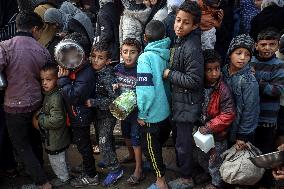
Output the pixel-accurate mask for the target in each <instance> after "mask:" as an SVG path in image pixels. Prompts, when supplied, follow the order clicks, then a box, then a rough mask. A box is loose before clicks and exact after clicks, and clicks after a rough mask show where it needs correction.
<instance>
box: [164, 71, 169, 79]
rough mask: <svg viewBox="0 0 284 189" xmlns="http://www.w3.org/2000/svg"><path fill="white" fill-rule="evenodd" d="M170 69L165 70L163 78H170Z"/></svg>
mask: <svg viewBox="0 0 284 189" xmlns="http://www.w3.org/2000/svg"><path fill="white" fill-rule="evenodd" d="M169 73H170V69H165V71H164V75H163V78H164V79H167V78H168V77H169Z"/></svg>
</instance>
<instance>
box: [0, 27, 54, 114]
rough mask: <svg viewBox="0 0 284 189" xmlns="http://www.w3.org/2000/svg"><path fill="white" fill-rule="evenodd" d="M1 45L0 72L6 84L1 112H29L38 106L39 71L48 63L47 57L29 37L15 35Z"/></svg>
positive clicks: (43, 49) (39, 102) (21, 33)
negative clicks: (2, 73) (5, 79)
mask: <svg viewBox="0 0 284 189" xmlns="http://www.w3.org/2000/svg"><path fill="white" fill-rule="evenodd" d="M2 43H4V45H5V47H6V50H3V49H2V48H1V47H0V72H2V71H3V72H4V73H5V74H6V78H7V81H8V86H7V89H6V90H5V103H4V104H5V111H6V112H8V113H28V112H33V111H35V110H37V109H38V108H39V107H40V106H41V102H42V94H41V86H40V77H39V75H40V69H41V67H42V66H44V65H45V64H47V63H50V62H51V58H50V54H49V52H48V51H47V49H46V48H44V47H43V46H42V45H41V44H39V43H38V42H37V41H36V40H35V39H34V38H33V37H32V35H31V34H30V33H25V32H19V33H17V36H16V37H13V38H12V39H10V40H7V41H3V42H2Z"/></svg>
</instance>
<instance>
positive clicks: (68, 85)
mask: <svg viewBox="0 0 284 189" xmlns="http://www.w3.org/2000/svg"><path fill="white" fill-rule="evenodd" d="M75 75H76V78H75V79H70V78H69V77H61V78H59V79H58V82H57V84H58V87H59V91H60V93H61V95H62V96H63V99H64V101H65V103H66V107H67V112H68V116H69V119H70V124H71V127H84V126H85V127H86V126H89V125H90V124H91V122H92V120H93V111H92V108H87V106H86V105H85V103H86V101H87V100H88V99H89V98H90V97H91V96H92V93H93V91H94V89H95V84H96V83H95V80H96V79H95V71H94V70H93V68H92V67H91V65H90V64H89V63H86V64H85V65H83V67H82V68H81V69H80V70H79V71H77V72H76V73H75Z"/></svg>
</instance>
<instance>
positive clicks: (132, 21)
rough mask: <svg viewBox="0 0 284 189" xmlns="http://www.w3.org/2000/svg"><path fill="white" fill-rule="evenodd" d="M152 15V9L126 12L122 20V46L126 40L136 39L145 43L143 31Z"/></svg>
mask: <svg viewBox="0 0 284 189" xmlns="http://www.w3.org/2000/svg"><path fill="white" fill-rule="evenodd" d="M150 13H151V9H150V8H146V9H143V10H127V9H126V10H125V11H124V12H123V15H122V17H121V20H120V30H119V31H120V44H122V41H123V40H124V39H126V38H135V39H137V40H138V41H139V42H140V43H142V42H143V38H142V37H143V31H144V27H145V23H146V21H147V18H148V17H149V15H150Z"/></svg>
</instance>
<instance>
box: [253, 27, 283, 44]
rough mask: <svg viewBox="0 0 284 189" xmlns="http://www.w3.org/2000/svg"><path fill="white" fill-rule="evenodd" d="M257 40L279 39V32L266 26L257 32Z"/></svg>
mask: <svg viewBox="0 0 284 189" xmlns="http://www.w3.org/2000/svg"><path fill="white" fill-rule="evenodd" d="M259 40H277V41H279V40H280V32H279V31H278V30H277V29H276V28H266V29H264V30H262V31H261V32H259V34H258V35H257V41H259Z"/></svg>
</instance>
